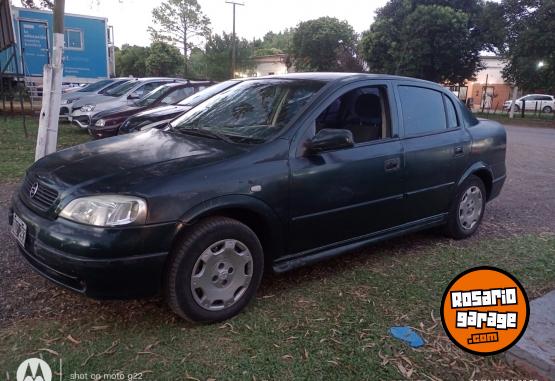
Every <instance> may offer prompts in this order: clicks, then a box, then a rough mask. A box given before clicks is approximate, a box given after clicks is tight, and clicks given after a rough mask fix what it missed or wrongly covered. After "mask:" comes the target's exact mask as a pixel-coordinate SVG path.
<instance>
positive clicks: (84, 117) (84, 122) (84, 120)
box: [73, 115, 91, 126]
mask: <svg viewBox="0 0 555 381" xmlns="http://www.w3.org/2000/svg"><path fill="white" fill-rule="evenodd" d="M73 121H74V122H79V123H81V124H82V125H84V126H88V125H89V124H90V122H91V121H90V118H89V116H88V115H79V116H75V117H73Z"/></svg>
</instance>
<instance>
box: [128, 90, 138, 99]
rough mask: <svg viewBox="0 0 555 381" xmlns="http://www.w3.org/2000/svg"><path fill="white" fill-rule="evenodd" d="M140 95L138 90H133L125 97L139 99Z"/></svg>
mask: <svg viewBox="0 0 555 381" xmlns="http://www.w3.org/2000/svg"><path fill="white" fill-rule="evenodd" d="M140 97H141V94H139V93H138V92H136V91H134V92H132V93H131V94H129V96H128V97H127V99H139V98H140Z"/></svg>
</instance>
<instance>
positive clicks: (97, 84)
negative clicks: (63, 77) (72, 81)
mask: <svg viewBox="0 0 555 381" xmlns="http://www.w3.org/2000/svg"><path fill="white" fill-rule="evenodd" d="M111 82H112V80H111V79H103V80H102V81H98V82H95V83H91V84H90V85H87V86H85V87H83V88H82V89H81V90H77V91H78V92H80V93H81V92H82V93H89V92H92V91H98V90H100V89H102V88H103V87H104V86H106V85H108V84H109V83H111Z"/></svg>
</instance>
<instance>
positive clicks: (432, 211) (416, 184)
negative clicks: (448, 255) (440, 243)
mask: <svg viewBox="0 0 555 381" xmlns="http://www.w3.org/2000/svg"><path fill="white" fill-rule="evenodd" d="M396 91H397V94H398V99H399V101H400V117H399V118H400V120H401V121H402V126H403V139H402V143H403V148H404V152H405V163H406V167H405V179H406V182H405V205H406V209H405V210H406V214H405V217H406V219H407V221H419V220H423V219H427V218H430V217H433V216H438V215H440V214H442V213H445V212H447V211H448V208H449V202H450V200H451V198H452V194H453V191H454V189H455V186H456V183H457V181H458V179H460V178H461V176H462V174H463V172H464V170H465V169H466V165H467V162H468V156H469V151H470V143H471V139H470V135H469V134H468V132H467V131H466V130H465V129H464V128H462V121H461V115H459V113H458V109H457V107H456V104H455V99H454V97H452V96H450V95H447V92H443V91H442V90H441V89H438V88H435V87H428V86H426V85H425V84H421V83H416V82H399V83H398V86H396Z"/></svg>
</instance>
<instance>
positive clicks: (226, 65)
mask: <svg viewBox="0 0 555 381" xmlns="http://www.w3.org/2000/svg"><path fill="white" fill-rule="evenodd" d="M232 47H233V36H232V35H231V34H227V33H225V32H224V33H223V34H222V35H219V34H214V35H212V36H210V37H209V38H208V40H207V41H206V45H205V49H204V52H202V51H200V50H196V51H194V52H193V54H191V63H192V65H191V66H192V67H193V68H194V72H195V75H196V76H197V77H201V78H210V79H213V80H217V81H223V80H226V79H229V78H230V73H231V50H232ZM253 51H254V45H253V44H251V43H250V42H249V41H247V40H246V39H244V38H237V66H236V70H237V71H239V72H243V73H245V72H246V73H250V69H251V68H252V67H253V63H252V60H251V57H252V55H253Z"/></svg>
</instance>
